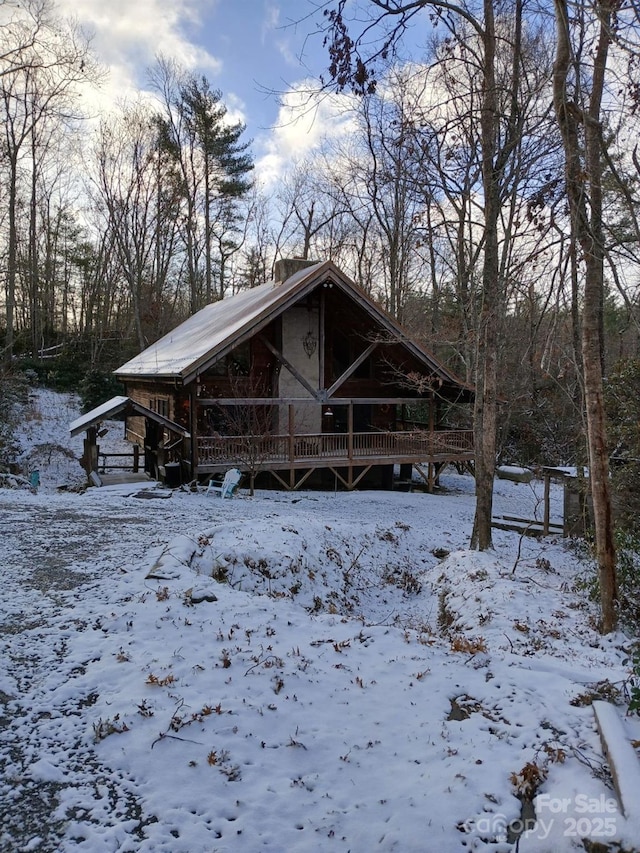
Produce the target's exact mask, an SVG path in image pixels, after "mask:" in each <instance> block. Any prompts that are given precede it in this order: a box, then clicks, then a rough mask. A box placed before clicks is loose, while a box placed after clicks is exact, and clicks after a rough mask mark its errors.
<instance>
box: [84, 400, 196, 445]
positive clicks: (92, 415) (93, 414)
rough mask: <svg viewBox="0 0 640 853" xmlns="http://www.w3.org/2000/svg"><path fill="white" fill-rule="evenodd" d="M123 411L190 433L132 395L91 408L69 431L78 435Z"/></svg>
mask: <svg viewBox="0 0 640 853" xmlns="http://www.w3.org/2000/svg"><path fill="white" fill-rule="evenodd" d="M123 412H124V414H126V415H143V416H144V417H145V418H150V419H151V420H153V421H157V422H158V423H159V424H162V425H163V426H165V427H167V429H170V430H172V431H173V432H177V433H179V434H180V435H184V436H188V435H189V433H188V431H187V430H186V429H185V428H184V427H183V426H180V424H177V423H175V421H171V420H169V418H165V417H164V416H163V415H159V414H158V412H154V411H153V410H152V409H148V408H147V407H146V406H143V405H141V404H140V403H136V401H135V400H132V399H131V398H130V397H120V396H119V397H112V398H111V399H110V400H107V402H106V403H102V404H101V405H100V406H96V408H95V409H91V411H90V412H86V414H84V415H80V417H79V418H76V419H75V420H74V421H72V422H71V423H70V424H69V432H70V433H71V436H72V437H73V436H74V435H78V434H79V433H81V432H84V431H85V430H88V429H90V428H91V427H92V426H96V424H99V423H101V422H102V421H106V420H109V418H113V417H115V416H116V415H119V414H121V413H123Z"/></svg>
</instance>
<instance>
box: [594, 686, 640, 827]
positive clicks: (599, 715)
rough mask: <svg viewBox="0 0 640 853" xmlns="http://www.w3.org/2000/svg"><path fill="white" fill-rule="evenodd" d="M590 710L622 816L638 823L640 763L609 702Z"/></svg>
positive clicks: (596, 705) (598, 702) (618, 717)
mask: <svg viewBox="0 0 640 853" xmlns="http://www.w3.org/2000/svg"><path fill="white" fill-rule="evenodd" d="M591 707H592V708H593V713H594V714H595V718H596V726H597V728H598V733H599V734H600V741H601V743H602V751H603V753H604V755H605V758H606V759H607V761H608V762H609V768H610V770H611V777H612V779H613V785H614V788H615V789H616V794H617V795H618V801H619V803H620V808H621V810H622V814H623V815H624V816H625V817H626V818H628V819H631V820H634V821H635V820H636V819H638V818H640V802H639V801H638V791H640V762H639V761H638V757H637V755H636V753H635V750H634V749H633V747H632V746H631V743H630V741H629V739H628V738H627V735H626V733H625V730H624V727H623V725H622V721H621V719H620V716H619V714H618V710H617V709H616V708H615V707H614V706H613V705H612V704H611V703H610V702H603V701H601V700H597V701H595V702H593V704H592V706H591Z"/></svg>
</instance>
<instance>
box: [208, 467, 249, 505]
mask: <svg viewBox="0 0 640 853" xmlns="http://www.w3.org/2000/svg"><path fill="white" fill-rule="evenodd" d="M241 479H242V471H238V469H237V468H231V469H230V470H229V471H227V473H226V474H225V475H224V480H223V481H222V483H220V484H218V483H214V482H213V480H212V481H211V482H210V483H209V485H208V486H207V491H206V492H205V494H206V495H217V496H218V497H221V498H232V497H233V496H234V494H235V493H236V491H237V489H238V486H239V485H240V480H241Z"/></svg>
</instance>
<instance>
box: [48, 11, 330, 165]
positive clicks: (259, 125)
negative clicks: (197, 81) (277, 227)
mask: <svg viewBox="0 0 640 853" xmlns="http://www.w3.org/2000/svg"><path fill="white" fill-rule="evenodd" d="M56 2H57V6H58V9H59V10H60V11H61V12H62V13H63V14H64V15H69V16H73V17H74V18H75V19H76V20H77V22H78V23H79V24H80V26H81V27H83V29H85V31H86V32H87V33H88V34H90V35H91V36H92V46H93V50H94V52H95V54H96V56H97V58H98V59H99V60H100V61H101V62H102V63H103V65H104V66H106V67H107V68H108V71H109V74H108V79H107V80H106V81H105V83H104V84H103V86H102V93H101V95H100V99H101V103H102V104H104V105H109V104H110V103H113V102H114V101H116V100H117V99H118V98H122V97H123V95H125V94H126V93H134V92H136V91H139V90H145V89H147V88H148V73H147V72H148V69H149V68H150V67H151V66H153V64H154V62H155V58H156V57H157V55H158V54H162V55H164V56H166V57H171V58H173V59H175V60H176V61H177V62H179V63H180V64H181V65H182V66H184V67H185V68H187V69H189V70H193V71H195V72H196V73H198V74H204V75H205V76H206V77H207V78H208V80H209V82H210V83H211V85H212V87H213V88H214V89H219V90H220V91H221V92H222V100H223V103H224V104H225V105H226V106H227V108H228V110H229V115H230V117H232V118H234V119H236V120H241V121H242V122H244V123H245V125H246V128H247V130H246V136H245V138H246V139H247V140H248V139H251V140H252V152H253V155H254V158H255V162H256V168H257V172H256V173H257V175H258V176H259V177H261V178H262V179H263V180H265V181H267V182H268V181H270V180H273V179H274V178H275V176H276V175H277V174H278V173H279V171H280V170H281V169H282V168H284V166H285V165H286V164H288V163H291V161H292V159H296V158H302V157H303V156H304V153H305V152H306V151H309V150H311V149H313V146H314V145H316V144H317V142H318V139H319V136H320V134H321V131H322V130H323V129H325V128H327V127H328V126H331V127H332V133H334V134H335V133H338V132H341V131H342V130H344V129H345V128H346V124H345V121H344V119H343V118H338V117H336V118H335V119H334V116H335V115H336V113H335V107H336V101H339V100H340V99H339V98H337V99H336V98H334V99H329V100H325V101H324V102H323V104H322V105H321V107H320V110H319V112H316V111H309V110H302V111H300V110H298V111H297V112H296V113H295V116H294V115H293V114H292V112H291V110H290V109H288V107H287V105H289V106H291V105H292V104H296V105H299V104H300V102H301V101H305V98H304V96H301V95H300V94H299V93H300V92H306V91H307V89H308V85H309V80H310V79H313V78H315V79H317V78H318V76H319V75H320V74H322V73H323V72H325V70H326V65H327V54H326V50H325V48H323V46H322V36H321V34H319V33H318V32H317V28H318V26H319V25H320V24H321V23H322V15H321V13H320V12H318V11H317V7H318V6H319V5H320V3H319V2H316V0H135V2H131V0H108V2H105V0H56ZM314 11H315V14H313V13H314ZM310 14H311V17H309V15H310ZM296 93H298V94H296Z"/></svg>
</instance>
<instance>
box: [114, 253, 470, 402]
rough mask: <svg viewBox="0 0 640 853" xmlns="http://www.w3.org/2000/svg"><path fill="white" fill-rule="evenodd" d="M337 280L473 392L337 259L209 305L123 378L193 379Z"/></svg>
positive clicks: (128, 367) (124, 370)
mask: <svg viewBox="0 0 640 853" xmlns="http://www.w3.org/2000/svg"><path fill="white" fill-rule="evenodd" d="M326 281H328V282H330V283H331V284H335V285H337V286H338V287H339V288H340V289H341V290H342V291H343V292H345V293H346V294H347V295H348V296H350V297H351V298H353V299H354V300H356V301H357V302H358V303H359V304H360V305H361V306H362V307H363V308H364V309H365V310H366V311H367V312H368V313H369V314H370V315H371V316H372V317H373V318H375V319H376V320H377V321H378V322H379V323H380V325H382V326H383V328H385V329H386V330H387V332H388V333H389V334H390V336H391V337H392V338H393V339H395V340H396V341H397V342H398V343H399V344H401V345H403V346H405V347H406V348H407V349H408V350H409V351H410V352H412V353H413V355H414V356H416V357H417V358H418V359H419V360H420V361H422V362H423V363H426V364H427V365H428V367H429V369H430V370H431V371H433V372H435V373H436V374H437V375H439V376H440V377H441V378H442V379H443V380H444V381H446V382H449V383H452V384H454V385H457V386H460V387H461V388H464V389H467V390H469V391H472V390H473V389H472V388H471V386H469V385H467V384H466V383H465V382H463V381H462V380H461V379H459V378H458V377H457V376H455V375H454V374H453V373H452V372H451V371H449V370H448V369H447V368H446V367H444V365H442V364H440V363H439V362H438V361H437V359H436V358H435V357H434V356H433V355H432V354H431V353H429V352H428V351H427V350H425V349H424V348H423V347H422V346H420V345H419V344H418V343H417V342H415V341H413V340H412V339H411V338H409V336H408V335H407V333H406V332H405V331H404V329H402V327H401V326H400V325H399V324H398V323H397V321H396V320H394V319H393V318H392V317H391V316H390V315H389V314H387V313H386V312H385V311H384V310H383V309H382V308H380V306H378V305H376V304H375V302H373V301H372V300H371V298H370V297H369V296H368V295H367V294H366V293H365V292H364V291H363V290H361V289H360V288H359V287H358V286H357V285H356V284H355V283H354V282H353V281H351V279H349V278H348V277H347V276H346V275H345V274H344V273H343V272H342V271H341V270H340V269H339V268H338V267H337V266H336V265H335V264H334V263H333V262H332V261H323V262H321V263H318V264H314V265H313V266H309V267H306V268H304V269H302V270H300V271H298V272H297V273H295V274H294V275H292V276H291V277H290V278H288V279H287V280H286V281H284V282H273V281H269V282H266V283H265V284H262V285H259V286H258V287H254V288H252V289H250V290H245V291H242V292H240V293H237V294H236V295H234V296H230V297H228V298H226V299H223V300H221V301H219V302H214V303H211V304H210V305H207V306H205V307H204V308H202V309H201V310H200V311H198V312H197V313H196V314H193V315H192V316H191V317H189V318H188V319H187V320H185V321H184V322H183V323H181V324H180V325H179V326H177V327H176V328H175V329H173V330H172V331H171V332H169V333H168V334H166V335H165V336H164V337H162V338H160V339H159V340H157V341H156V342H155V343H153V344H151V346H149V347H147V348H146V349H145V350H143V351H142V352H141V353H140V354H139V355H136V356H134V358H132V359H130V361H128V362H127V363H126V364H123V365H122V366H121V367H119V368H118V369H117V370H116V371H114V372H115V375H116V376H118V377H119V378H120V379H129V380H131V379H135V378H140V379H143V378H144V379H174V380H176V379H179V380H181V381H182V382H183V383H185V384H186V383H188V382H190V381H192V380H193V379H194V378H195V377H196V376H197V374H198V373H201V372H203V371H204V370H206V369H207V368H208V367H209V366H210V365H211V364H213V363H214V362H215V361H216V360H217V359H218V358H219V357H220V356H221V355H223V354H224V353H225V352H228V351H229V350H230V349H231V348H232V347H234V346H236V345H237V344H238V343H239V342H240V340H241V339H242V340H246V339H247V337H249V336H251V335H254V334H256V333H257V332H258V331H260V330H261V329H262V328H264V326H266V325H267V324H268V323H270V322H271V320H272V319H273V318H274V317H276V316H278V315H279V314H281V313H282V312H283V311H285V310H286V309H287V308H288V307H290V306H291V305H293V304H295V303H296V302H298V301H299V300H300V299H302V298H304V297H305V296H306V295H307V293H309V292H310V291H312V290H313V289H314V288H316V287H317V286H319V285H320V284H322V283H324V282H326Z"/></svg>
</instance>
